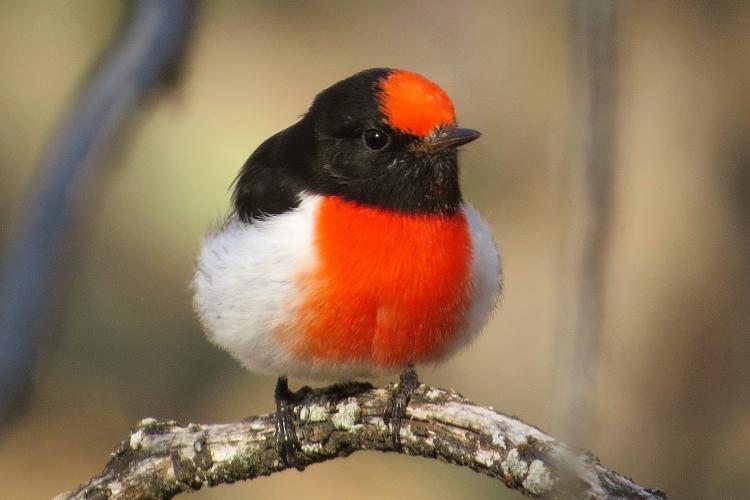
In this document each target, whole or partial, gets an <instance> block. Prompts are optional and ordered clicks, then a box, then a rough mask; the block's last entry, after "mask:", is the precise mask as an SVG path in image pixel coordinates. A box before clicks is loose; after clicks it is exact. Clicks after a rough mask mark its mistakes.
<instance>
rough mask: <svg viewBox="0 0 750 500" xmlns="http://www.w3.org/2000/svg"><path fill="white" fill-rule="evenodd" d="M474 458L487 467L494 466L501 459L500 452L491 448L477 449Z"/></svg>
mask: <svg viewBox="0 0 750 500" xmlns="http://www.w3.org/2000/svg"><path fill="white" fill-rule="evenodd" d="M474 460H476V462H477V463H479V464H482V465H484V466H485V467H492V466H493V465H495V462H498V461H499V460H500V454H499V453H498V452H496V451H491V450H477V452H476V454H475V455H474Z"/></svg>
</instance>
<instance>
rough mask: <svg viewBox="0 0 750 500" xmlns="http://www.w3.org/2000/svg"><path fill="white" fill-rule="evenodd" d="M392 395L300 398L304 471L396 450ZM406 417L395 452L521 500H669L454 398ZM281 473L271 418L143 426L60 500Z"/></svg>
mask: <svg viewBox="0 0 750 500" xmlns="http://www.w3.org/2000/svg"><path fill="white" fill-rule="evenodd" d="M394 387H395V386H394V385H390V386H388V387H387V388H385V389H377V388H372V387H371V386H369V385H367V384H360V385H353V384H352V385H346V386H334V387H332V388H328V389H322V390H316V391H313V392H312V393H310V394H309V395H308V396H306V397H305V399H304V400H303V401H302V402H301V403H300V404H299V405H298V406H296V407H295V409H294V411H295V420H296V421H295V424H296V426H297V434H298V436H299V437H300V442H301V444H302V454H301V457H300V458H301V460H302V462H303V463H304V464H305V465H311V464H314V463H318V462H325V461H327V460H331V459H334V458H338V457H345V456H347V455H350V454H351V453H354V452H355V451H358V450H378V451H386V452H392V451H397V450H395V449H394V448H393V446H392V442H391V438H390V431H389V429H388V428H387V427H386V426H385V424H384V423H383V410H384V408H385V404H386V402H387V401H388V399H389V397H390V395H391V394H392V392H393V389H394ZM407 416H408V418H407V419H405V420H404V421H403V423H402V427H401V441H402V446H403V450H401V453H404V454H406V455H419V456H423V457H427V458H435V459H438V460H440V461H442V462H448V463H453V464H456V465H460V466H463V467H469V468H470V469H472V470H474V471H476V472H480V473H482V474H486V475H488V476H490V477H494V478H496V479H499V480H500V481H502V482H503V483H504V484H505V485H506V486H507V487H509V488H512V489H515V490H518V491H519V492H521V493H523V494H525V495H528V496H532V497H543V498H587V499H601V498H637V499H645V498H666V495H665V494H664V493H663V492H661V491H659V490H655V489H649V488H644V487H642V486H639V485H638V484H636V483H635V482H633V481H632V480H631V479H629V478H627V477H625V476H623V475H621V474H619V473H617V472H615V471H612V470H609V469H607V468H606V467H604V466H603V465H602V464H601V463H600V462H599V460H598V459H597V458H596V457H595V456H593V455H592V454H591V453H589V452H586V451H582V450H578V449H575V448H573V447H571V446H568V445H566V444H564V443H562V442H560V441H558V440H557V439H555V438H553V437H552V436H550V435H548V434H545V433H544V432H542V431H541V430H539V429H537V428H536V427H533V426H530V425H528V424H526V423H524V422H522V421H520V420H519V419H517V418H515V417H509V416H506V415H503V414H501V413H498V412H496V411H495V410H494V409H493V408H490V407H484V406H479V405H477V404H475V403H472V402H471V401H469V400H467V399H464V398H463V397H462V396H461V395H460V394H458V393H456V392H454V391H447V390H443V389H437V388H433V387H428V386H425V385H422V386H420V387H419V388H418V389H417V391H416V392H415V394H414V396H413V397H412V400H411V403H410V404H409V407H408V410H407ZM286 468H287V467H286V466H285V465H284V464H283V463H282V462H281V461H280V459H279V455H278V454H277V452H276V428H275V419H274V415H273V414H266V415H260V416H257V417H250V418H248V419H246V420H244V421H243V422H241V423H233V424H188V425H183V424H179V423H177V422H174V421H162V422H159V421H156V420H154V419H145V420H142V421H141V422H139V423H138V425H137V426H136V428H135V429H133V430H132V431H131V433H130V436H129V437H128V438H127V439H126V440H125V441H123V442H122V443H121V444H120V446H119V447H118V448H117V449H116V450H115V452H114V453H112V454H111V456H110V460H109V462H108V463H107V465H106V467H105V469H104V471H103V472H102V473H101V474H100V475H98V476H96V477H94V478H93V479H91V480H90V481H89V482H88V483H86V484H84V485H81V486H79V487H78V488H77V489H76V490H74V491H71V492H67V493H63V494H61V495H59V496H58V497H57V500H62V499H105V498H117V499H135V498H171V497H173V496H174V495H177V494H178V493H182V492H184V491H190V490H197V489H199V488H201V487H202V486H204V485H207V486H216V485H219V484H222V483H233V482H235V481H240V480H245V479H254V478H256V477H258V476H267V475H270V474H273V473H274V472H279V471H282V470H284V469H286Z"/></svg>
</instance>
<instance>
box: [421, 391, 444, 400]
mask: <svg viewBox="0 0 750 500" xmlns="http://www.w3.org/2000/svg"><path fill="white" fill-rule="evenodd" d="M442 395H443V392H442V391H440V390H438V389H432V388H431V389H430V390H428V391H427V393H426V394H425V395H424V397H425V398H427V399H429V400H432V401H434V400H436V399H439V398H440V397H441V396H442Z"/></svg>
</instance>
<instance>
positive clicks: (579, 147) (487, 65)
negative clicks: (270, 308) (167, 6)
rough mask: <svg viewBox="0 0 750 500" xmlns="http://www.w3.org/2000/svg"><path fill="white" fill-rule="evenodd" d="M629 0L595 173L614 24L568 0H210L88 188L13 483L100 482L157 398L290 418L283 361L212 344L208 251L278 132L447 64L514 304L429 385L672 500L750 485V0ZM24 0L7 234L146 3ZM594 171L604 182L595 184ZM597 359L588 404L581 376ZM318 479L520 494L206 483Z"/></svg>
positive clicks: (13, 20) (437, 468)
mask: <svg viewBox="0 0 750 500" xmlns="http://www.w3.org/2000/svg"><path fill="white" fill-rule="evenodd" d="M614 5H615V8H616V15H615V16H613V17H608V18H607V19H609V20H610V22H611V26H610V28H611V29H612V32H613V33H614V35H615V36H614V38H612V41H611V43H612V47H613V49H614V51H613V53H612V54H611V55H613V57H612V61H614V64H616V70H615V71H614V72H613V73H612V74H613V77H614V86H612V87H610V88H611V89H614V90H613V91H612V92H611V100H612V102H611V103H610V104H611V106H605V107H604V108H594V109H595V110H596V109H604V111H606V112H608V113H610V114H611V118H612V119H611V120H609V121H606V120H605V122H604V123H603V124H600V125H601V130H603V131H604V133H609V134H610V139H611V141H610V142H611V147H609V149H608V158H604V160H605V161H604V162H603V163H602V164H599V165H598V166H599V167H600V168H602V169H605V170H604V171H605V172H608V173H607V175H604V176H599V177H596V176H592V174H591V172H592V170H591V169H589V170H586V169H583V170H582V169H581V166H582V165H583V164H585V163H586V161H587V160H586V151H587V147H586V144H587V140H586V137H585V136H587V134H588V135H590V132H591V131H592V130H593V131H595V132H596V131H598V130H600V127H598V126H596V125H597V123H598V122H597V121H596V118H595V117H594V118H592V117H591V110H590V109H588V111H587V108H586V105H585V99H586V98H587V96H589V97H590V93H587V92H582V89H583V90H585V88H586V85H587V83H586V82H587V80H586V78H587V76H586V71H587V70H591V69H592V67H591V65H588V66H587V65H585V64H584V65H582V64H580V58H579V56H580V54H581V53H582V51H585V48H584V49H581V47H582V44H583V46H585V44H586V43H598V42H597V40H601V38H597V37H596V36H595V37H593V38H589V37H587V36H586V31H585V30H586V28H585V27H584V28H581V27H580V25H578V24H576V22H574V21H575V16H576V15H577V14H576V13H575V8H574V7H575V5H574V4H572V3H570V2H566V1H562V0H557V1H541V0H540V1H527V0H513V1H486V2H480V1H477V2H475V1H464V2H459V3H456V2H430V3H425V2H416V1H399V2H396V1H392V2H391V1H385V0H384V1H381V2H345V1H326V2H295V1H291V0H284V1H267V2H250V1H228V0H227V1H225V0H214V1H211V2H205V3H204V4H203V5H202V6H201V8H200V9H199V11H198V15H197V18H196V23H195V26H194V31H193V33H192V36H191V40H190V43H189V47H188V48H189V50H188V54H187V59H186V61H185V66H184V72H183V73H182V74H181V79H180V81H179V84H178V86H177V88H176V89H175V90H174V91H173V92H169V93H166V92H164V93H158V94H156V95H153V96H151V98H150V99H149V100H148V101H147V102H146V103H145V105H144V106H142V107H141V108H140V111H139V113H138V115H137V117H136V120H135V121H134V122H132V123H131V124H130V127H129V128H128V131H127V132H126V133H125V132H123V133H122V138H121V140H120V141H119V143H118V144H117V147H116V149H115V150H113V151H111V152H109V153H108V154H106V155H104V157H103V162H104V164H101V165H97V167H96V168H97V170H99V171H101V172H104V174H99V175H97V176H96V177H95V180H93V181H91V182H89V183H88V184H87V186H88V189H90V190H92V191H94V192H87V193H85V194H84V195H83V196H85V197H86V198H89V199H87V201H86V204H85V205H84V206H85V209H84V210H83V211H82V212H81V213H80V214H79V217H78V223H77V224H76V227H75V232H74V239H73V245H72V249H73V250H72V257H71V258H69V259H67V260H66V261H65V262H64V263H62V265H65V266H66V268H68V270H69V272H67V273H66V274H65V275H64V277H65V282H64V283H62V286H61V287H60V291H61V292H60V300H58V301H56V302H55V304H59V305H57V306H56V307H55V308H54V310H53V311H52V312H51V316H50V317H51V318H52V319H51V321H50V322H49V323H48V325H49V326H48V327H47V328H46V329H45V331H44V335H43V337H42V338H43V342H42V344H41V350H40V355H39V358H38V359H37V362H36V366H35V368H34V372H33V373H34V385H33V388H31V389H29V391H28V399H27V404H26V406H25V407H24V409H23V410H22V411H21V412H20V413H19V414H17V416H16V417H15V418H13V419H12V420H9V421H7V423H5V424H3V425H2V432H1V433H0V497H2V498H8V499H16V498H24V499H25V498H47V497H51V496H54V495H55V494H57V493H59V492H62V491H65V490H67V489H70V488H72V487H74V486H75V485H76V484H78V483H80V482H83V481H85V480H86V479H88V478H89V477H90V476H92V475H94V474H95V473H98V472H99V471H100V470H101V469H102V467H103V466H104V464H105V462H106V460H107V457H108V454H109V452H110V451H112V449H113V448H114V447H115V446H116V445H117V444H118V443H119V442H120V440H122V439H123V438H124V437H125V436H126V433H127V431H128V428H129V427H131V426H132V425H134V424H135V423H136V422H137V421H138V420H139V419H141V418H143V417H156V418H173V419H177V420H181V421H200V422H221V421H235V420H239V419H241V418H242V417H245V416H248V415H251V414H256V413H261V412H268V411H271V410H272V409H273V400H272V391H273V385H274V380H273V379H272V378H271V377H265V376H259V375H255V374H251V373H249V372H246V371H243V369H241V367H240V366H239V364H238V363H236V362H235V361H233V360H232V359H231V358H230V357H229V356H228V355H227V354H225V353H223V352H221V351H220V350H218V349H217V348H216V347H214V346H212V345H210V344H209V343H208V342H207V341H206V339H205V338H204V337H203V334H202V332H201V329H200V326H199V324H198V322H197V321H196V319H195V316H194V314H193V312H192V309H191V295H190V291H189V289H188V284H189V282H190V279H191V275H192V268H193V261H194V258H195V255H196V253H197V250H198V247H199V244H200V241H201V238H202V236H203V234H204V233H205V231H206V229H207V228H208V227H209V226H211V225H212V224H215V223H216V222H217V221H219V220H221V218H222V217H223V216H224V215H225V214H226V213H227V211H228V207H229V194H230V193H229V185H230V183H231V181H232V180H233V178H234V176H235V175H236V173H237V171H238V169H239V168H240V166H241V165H242V164H243V162H244V161H245V159H246V158H247V157H248V156H249V154H250V153H251V152H252V151H253V149H254V148H255V147H257V146H258V145H259V144H260V143H261V142H262V141H263V140H264V139H265V138H267V137H268V136H270V135H272V134H273V133H275V132H277V131H278V130H280V129H282V128H285V127H286V126H288V125H290V124H291V123H293V122H294V121H295V120H296V119H297V117H298V116H299V115H301V114H302V113H304V112H305V111H306V109H307V107H308V106H309V104H310V102H311V99H312V97H313V96H314V95H315V94H316V93H317V92H318V91H320V90H322V89H323V88H325V87H326V86H328V85H330V84H332V83H334V82H336V81H338V80H340V79H342V78H344V77H346V76H349V75H350V74H352V73H354V72H356V71H358V70H361V69H364V68H369V67H377V66H388V67H400V68H406V69H410V70H413V71H416V72H419V73H422V74H424V75H426V76H427V77H429V78H430V79H432V80H434V81H436V82H438V83H439V84H440V85H441V86H442V87H443V88H444V89H445V90H446V91H447V92H448V94H449V95H451V96H452V98H453V100H454V103H455V105H456V108H457V111H458V114H459V122H460V123H461V124H462V125H464V126H467V127H472V128H476V129H479V130H481V131H482V132H483V137H482V139H481V140H480V141H477V142H476V143H474V144H472V145H471V147H469V148H467V149H466V151H465V152H464V153H462V158H461V164H462V182H463V189H464V194H465V198H466V199H467V200H470V201H471V202H472V203H473V204H474V205H475V206H477V208H478V209H479V211H480V212H481V213H482V214H483V215H484V216H485V218H486V219H487V220H488V222H489V223H490V224H491V226H492V228H493V231H494V234H495V237H496V240H497V242H498V244H499V245H500V247H501V249H502V254H503V257H504V268H505V273H506V282H505V295H504V299H503V304H502V308H501V310H500V311H499V312H498V314H497V315H496V316H495V317H494V319H493V320H492V322H491V323H490V325H489V326H488V328H487V329H486V332H485V333H484V335H482V336H481V337H480V338H479V339H478V341H477V342H476V343H475V344H474V345H472V346H470V347H469V348H468V349H467V350H465V352H463V353H462V354H460V355H458V356H457V357H455V358H454V359H452V360H450V361H449V362H448V363H446V364H444V365H442V366H439V367H436V368H432V369H424V370H422V371H421V372H420V375H421V378H422V379H423V380H424V381H425V382H427V383H430V384H433V385H439V386H444V387H454V388H456V389H458V390H459V391H460V392H462V393H463V394H464V395H465V396H467V397H469V398H470V399H473V400H475V401H478V402H481V403H484V404H487V405H492V406H494V407H496V408H498V409H499V410H501V411H503V412H506V413H509V414H514V415H518V416H520V417H521V418H523V419H524V420H526V421H527V422H530V423H532V424H534V425H537V426H539V427H541V428H542V429H544V430H546V431H548V432H550V433H552V434H554V435H558V436H561V437H566V438H568V439H571V440H572V441H573V442H574V443H575V444H578V445H580V446H583V447H586V448H588V449H590V450H591V451H592V452H593V453H594V454H596V455H597V456H598V457H600V459H601V460H602V462H603V463H604V464H605V465H607V466H610V467H612V468H614V469H616V470H618V471H620V472H622V473H624V474H626V475H628V476H632V477H633V478H634V479H635V480H636V481H638V482H639V483H641V484H644V485H646V486H652V487H659V488H662V489H663V490H665V491H666V492H667V493H669V494H670V497H672V498H743V497H746V495H747V492H748V491H749V490H750V479H749V478H750V460H748V459H747V447H748V444H749V443H750V368H748V364H749V363H748V362H749V361H750V335H749V334H750V332H749V331H748V330H749V326H750V307H749V306H750V267H749V266H748V261H749V259H750V203H748V201H749V200H750V92H749V91H748V89H750V64H748V60H750V59H749V56H750V2H741V1H726V2H723V1H705V2H686V1H672V2H666V1H665V2H647V1H632V2H617V3H615V4H614ZM0 10H1V13H0V68H1V71H2V75H3V76H2V78H0V126H1V129H2V134H0V243H2V245H3V247H4V248H6V249H7V248H10V246H11V245H13V244H14V241H15V236H14V235H15V234H17V232H18V231H19V229H18V227H16V226H14V224H18V221H19V217H20V214H21V213H22V207H23V205H24V203H25V202H26V201H28V199H29V196H30V193H31V192H33V190H34V187H35V182H36V181H37V178H36V177H35V175H34V173H35V168H36V167H37V165H38V164H39V162H40V159H41V155H42V151H43V148H44V146H45V144H46V143H47V142H48V141H49V140H50V139H51V137H52V134H53V132H54V131H55V130H56V126H57V125H58V124H59V122H60V119H61V116H62V115H63V113H64V112H65V111H66V109H68V106H69V105H70V103H71V99H73V98H74V97H75V96H76V93H77V90H78V89H79V86H80V84H81V83H82V82H83V81H84V79H85V78H86V76H87V75H89V74H90V72H91V71H92V68H93V67H94V65H95V63H96V62H97V61H98V60H99V58H100V56H101V54H102V52H103V51H104V49H105V47H106V46H107V45H108V44H109V43H110V41H111V40H112V38H113V37H114V36H115V35H116V34H117V33H118V30H119V27H120V25H121V23H124V22H126V21H127V12H126V8H125V4H124V3H121V2H99V1H95V0H72V1H68V2H22V1H4V2H2V4H0ZM581 29H583V30H584V31H583V32H581V31H580V30H581ZM587 40H588V41H587ZM591 40H594V42H591ZM593 69H594V70H596V69H597V68H596V65H594V66H593ZM610 69H611V68H610ZM589 76H591V75H589ZM594 77H596V75H594ZM599 95H604V96H605V97H607V93H606V92H605V93H604V94H599ZM582 99H583V100H582ZM587 120H588V122H587ZM592 120H593V124H594V126H593V128H592V127H591V122H592ZM587 123H588V125H587ZM587 126H588V127H589V128H588V129H587ZM587 131H588V132H587ZM596 133H598V132H596ZM595 135H596V134H595ZM582 136H584V137H583V139H582ZM605 141H606V137H605ZM605 149H606V148H605ZM605 153H606V151H605ZM592 179H593V180H592ZM581 186H583V187H581ZM592 186H593V187H594V188H595V192H594V196H593V198H591V196H589V198H587V197H586V195H581V192H586V189H588V190H589V193H590V192H591V187H592ZM597 194H598V196H597ZM591 199H594V200H595V201H594V202H591ZM586 200H589V201H586ZM591 220H593V221H594V222H595V223H594V224H593V225H592V224H590V223H589V222H590V221H591ZM587 221H588V222H587ZM582 224H583V229H581V227H582V226H581V225H582ZM587 224H588V225H587ZM592 227H593V228H594V229H593V231H594V232H593V233H592V232H591V231H592V229H591V228H592ZM592 234H593V237H592ZM592 242H593V243H592ZM587 245H589V246H590V245H594V247H595V248H594V250H595V251H594V252H593V253H592V252H588V251H587ZM589 250H590V248H589ZM0 255H2V254H0ZM587 255H589V256H590V255H593V257H591V258H592V259H594V260H595V262H593V264H594V265H592V262H590V261H588V260H587ZM586 273H589V275H588V277H587V274H586ZM591 276H593V279H591ZM587 290H588V291H587ZM592 297H593V299H592ZM591 300H594V306H592V307H593V308H594V309H595V310H594V311H593V312H591V311H589V312H587V311H586V309H587V307H588V306H589V305H590V301H591ZM587 314H588V315H589V317H590V318H591V317H592V318H593V320H591V321H588V322H587V320H586V317H587V316H586V315H587ZM582 315H583V319H582ZM581 325H583V326H581ZM586 325H588V326H586ZM578 327H581V328H584V329H586V328H588V329H589V330H591V331H593V332H594V333H593V335H594V337H595V338H594V339H593V340H592V339H589V340H588V341H586V342H588V343H589V346H590V348H589V349H588V353H587V354H585V355H584V356H583V358H581V357H576V355H575V354H574V353H573V354H571V352H572V351H575V350H576V349H579V348H578V347H576V345H577V344H576V343H577V342H579V340H576V339H577V335H578V332H577V328H578ZM6 333H7V332H6ZM591 346H593V347H591ZM584 351H585V349H584ZM581 364H585V370H588V372H589V374H588V375H587V376H585V377H584V384H585V385H586V384H587V389H586V390H585V391H584V392H585V393H586V402H585V403H583V402H582V403H581V405H582V406H578V408H579V409H578V410H576V409H575V408H576V407H577V406H576V403H577V400H576V399H575V396H574V395H573V396H571V394H575V393H576V391H575V390H572V389H570V387H569V386H570V383H569V382H570V381H571V380H574V379H575V378H576V377H577V375H575V373H580V371H581V368H582V366H580V365H581ZM587 377H588V378H587ZM301 382H302V381H293V383H301ZM381 382H383V381H381ZM579 392H580V391H579ZM580 408H584V410H585V414H583V415H580V419H579V418H578V417H576V418H575V420H578V421H580V422H585V425H584V426H583V428H579V429H575V428H572V427H571V425H570V420H571V414H572V413H575V412H576V411H583V410H580ZM301 488H304V489H301ZM299 491H304V492H305V496H306V498H310V499H317V498H320V499H324V498H325V499H328V498H331V494H332V492H335V495H334V496H335V497H341V498H362V499H382V498H412V499H427V498H430V499H437V498H439V499H460V498H481V499H485V498H486V499H501V498H502V499H504V498H516V497H518V495H517V494H515V493H513V492H509V491H507V490H506V489H505V488H504V487H503V486H502V485H501V484H500V483H498V482H497V481H495V480H492V479H489V478H486V477H483V476H480V475H478V474H475V473H473V472H471V471H469V470H465V469H460V468H457V467H453V466H449V465H445V464H441V463H438V462H436V461H431V460H422V459H416V458H407V457H402V456H397V455H382V454H376V453H359V454H355V455H354V456H352V457H350V458H347V459H344V460H336V461H333V462H330V463H326V464H322V465H316V466H313V467H310V468H309V469H308V470H307V471H305V473H304V474H300V473H298V472H296V471H287V472H284V473H281V474H277V475H274V476H272V477H269V478H262V479H259V480H256V481H252V482H247V483H243V484H235V485H231V486H220V487H218V488H212V489H207V490H203V491H201V492H199V493H198V494H196V495H195V496H194V497H193V498H203V499H230V498H245V497H257V498H269V499H273V498H290V497H292V496H295V495H298V494H299V493H298V492H299Z"/></svg>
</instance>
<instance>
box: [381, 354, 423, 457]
mask: <svg viewBox="0 0 750 500" xmlns="http://www.w3.org/2000/svg"><path fill="white" fill-rule="evenodd" d="M417 387H419V377H418V376H417V371H416V370H415V369H414V365H409V367H408V368H407V369H406V370H404V371H403V372H401V376H400V377H399V380H398V387H396V390H395V391H394V392H393V394H392V395H391V398H390V399H389V400H388V404H387V405H386V407H385V412H384V413H383V421H384V422H385V425H390V427H391V437H392V439H393V447H394V448H395V449H397V450H400V449H401V419H402V418H404V417H406V407H407V405H408V404H409V400H410V399H411V395H412V394H414V391H415V390H416V389H417Z"/></svg>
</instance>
